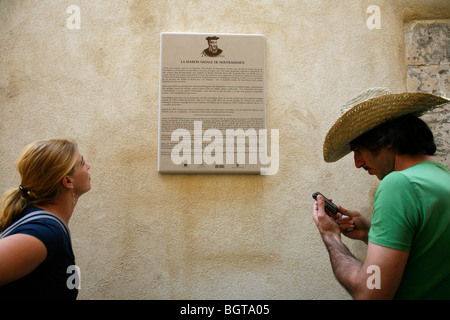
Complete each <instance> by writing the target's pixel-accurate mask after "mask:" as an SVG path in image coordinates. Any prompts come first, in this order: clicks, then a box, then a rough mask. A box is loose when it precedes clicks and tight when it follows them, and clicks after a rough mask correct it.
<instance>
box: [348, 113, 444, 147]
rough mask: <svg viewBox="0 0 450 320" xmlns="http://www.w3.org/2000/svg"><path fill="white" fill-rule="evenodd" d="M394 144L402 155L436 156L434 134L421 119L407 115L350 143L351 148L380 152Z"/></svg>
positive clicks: (380, 126)
mask: <svg viewBox="0 0 450 320" xmlns="http://www.w3.org/2000/svg"><path fill="white" fill-rule="evenodd" d="M390 143H392V147H393V148H394V150H395V151H396V152H397V153H398V154H400V155H405V154H406V155H419V154H426V155H430V156H432V155H434V154H435V153H436V145H435V143H434V138H433V133H432V132H431V130H430V128H428V126H427V124H426V123H425V122H424V121H423V120H422V119H420V118H418V117H416V116H414V115H411V114H407V115H404V116H401V117H399V118H396V119H393V120H390V121H388V122H385V123H383V124H381V125H379V126H377V127H375V128H374V129H372V130H370V131H368V132H366V133H364V134H362V135H360V136H359V137H358V138H356V139H354V140H353V141H352V142H350V148H351V149H352V150H353V149H355V148H367V149H369V150H371V151H372V152H375V153H377V152H379V151H380V150H381V148H383V147H385V146H387V145H389V144H390Z"/></svg>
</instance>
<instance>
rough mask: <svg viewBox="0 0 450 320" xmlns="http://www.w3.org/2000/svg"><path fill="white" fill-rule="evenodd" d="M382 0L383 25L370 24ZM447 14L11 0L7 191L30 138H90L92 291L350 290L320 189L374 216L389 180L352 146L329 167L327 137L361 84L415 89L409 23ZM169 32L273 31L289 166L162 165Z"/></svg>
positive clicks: (218, 295) (361, 249) (4, 131)
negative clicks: (324, 237) (324, 226)
mask: <svg viewBox="0 0 450 320" xmlns="http://www.w3.org/2000/svg"><path fill="white" fill-rule="evenodd" d="M372 4H375V5H378V6H379V7H380V9H381V29H375V30H369V29H368V28H367V26H366V20H367V19H368V17H369V16H370V15H369V14H368V13H366V9H367V7H368V6H369V5H372ZM70 5H77V6H79V8H80V10H81V25H80V26H81V28H80V29H74V30H71V29H68V28H67V25H66V22H67V19H68V18H69V16H70V14H68V13H67V12H66V9H67V7H69V6H70ZM449 17H450V4H449V2H448V0H442V1H441V0H439V1H438V0H434V1H423V0H414V1H413V0H410V1H406V0H402V1H394V0H391V1H388V0H384V1H382V0H377V1H369V0H358V1H355V0H345V1H337V0H336V1H331V0H329V1H327V0H317V1H309V0H308V1H307V0H286V1H270V0H260V1H241V0H229V1H222V2H217V1H210V0H198V1H188V0H174V1H165V0H154V1H125V0H123V1H122V0H112V1H111V0H104V1H98V0H96V1H90V0H89V1H87V0H85V1H81V0H70V1H65V0H63V1H61V0H58V1H56V0H55V1H37V0H36V1H32V0H29V1H13V0H4V1H1V2H0V21H1V22H2V23H1V27H0V68H1V69H0V110H1V120H0V133H1V135H0V155H1V158H0V159H1V161H0V176H1V177H2V179H0V191H1V192H3V191H5V190H6V189H8V188H10V187H13V186H17V185H18V184H19V183H20V181H19V178H18V175H17V173H16V170H15V167H14V161H15V160H16V158H17V157H18V156H19V153H20V151H21V150H22V148H23V147H24V146H25V145H26V144H28V143H29V142H31V141H33V140H36V139H43V138H52V137H70V138H74V139H76V140H77V141H78V143H79V145H80V148H81V151H82V153H83V154H84V156H85V157H86V159H87V161H88V162H89V163H90V164H91V166H92V167H91V175H92V186H93V187H92V190H91V191H90V192H89V193H87V194H86V195H84V196H83V197H82V198H81V199H80V201H79V204H78V206H77V208H76V212H75V215H74V216H73V218H72V220H71V222H70V227H71V231H72V240H73V245H74V250H75V254H76V259H77V260H76V261H77V265H78V266H79V267H80V269H81V290H80V294H79V298H80V299H348V298H349V295H348V294H347V293H346V292H345V290H344V289H342V288H341V286H340V285H339V284H338V283H337V281H336V280H335V279H334V276H333V275H332V272H331V267H330V264H329V259H328V254H327V252H326V250H325V248H324V246H323V244H322V241H321V239H320V237H319V234H318V232H317V230H316V227H315V225H314V222H313V220H312V218H311V209H312V204H313V201H312V198H311V194H312V192H314V191H318V190H319V191H321V192H323V193H324V194H327V195H329V196H330V197H332V198H334V199H335V201H336V202H338V203H341V204H342V205H343V206H344V207H348V208H354V209H359V210H360V211H361V212H363V213H364V214H365V215H367V216H368V217H370V215H371V205H372V198H373V195H374V193H375V190H376V187H377V185H378V181H377V180H376V178H374V177H370V176H367V174H366V173H365V172H362V171H361V172H360V171H359V170H356V169H355V168H354V166H353V163H352V158H351V156H348V157H346V158H344V159H343V160H342V161H340V162H338V163H334V164H326V163H324V162H323V160H322V142H323V139H324V136H325V134H326V132H327V131H328V129H329V127H330V126H331V125H332V123H333V122H334V121H335V120H336V119H337V117H338V116H339V114H340V109H339V105H340V104H342V103H344V102H345V101H347V100H348V99H349V98H350V97H352V96H353V95H355V94H357V93H359V92H360V91H362V90H364V89H366V88H369V87H373V86H387V87H390V88H392V89H393V90H395V91H402V90H406V82H405V77H406V76H405V74H406V65H405V61H404V60H405V59H404V36H403V30H404V23H405V21H409V20H412V19H445V18H447V19H448V18H449ZM163 31H174V32H202V33H249V34H256V33H257V34H263V35H265V36H266V80H267V88H266V89H267V125H268V128H269V129H270V128H274V129H279V131H280V170H279V172H278V174H276V175H273V176H231V175H223V176H220V175H209V176H207V175H190V176H185V175H160V174H158V173H157V171H156V168H157V134H158V132H157V130H158V86H159V84H158V77H159V34H160V32H163ZM346 243H348V246H349V247H350V249H351V250H352V251H353V252H355V254H356V255H357V256H359V257H361V258H363V257H364V255H365V246H364V245H362V244H359V243H354V242H351V241H346Z"/></svg>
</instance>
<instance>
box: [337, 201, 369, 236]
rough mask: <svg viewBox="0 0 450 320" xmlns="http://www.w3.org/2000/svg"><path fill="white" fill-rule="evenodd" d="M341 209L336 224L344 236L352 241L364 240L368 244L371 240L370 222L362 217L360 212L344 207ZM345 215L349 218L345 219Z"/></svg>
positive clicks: (340, 207)
mask: <svg viewBox="0 0 450 320" xmlns="http://www.w3.org/2000/svg"><path fill="white" fill-rule="evenodd" d="M338 207H339V213H338V215H339V216H338V217H337V219H336V222H337V223H338V224H339V226H340V227H341V231H342V233H343V234H344V236H346V237H348V238H350V239H356V240H362V241H364V242H365V243H366V244H367V241H368V238H369V230H370V225H371V224H370V221H369V220H368V219H367V218H366V217H364V216H363V215H361V214H360V213H359V212H358V211H355V210H347V209H345V208H343V207H342V206H338ZM343 215H345V216H347V217H345V218H343V217H342V216H343Z"/></svg>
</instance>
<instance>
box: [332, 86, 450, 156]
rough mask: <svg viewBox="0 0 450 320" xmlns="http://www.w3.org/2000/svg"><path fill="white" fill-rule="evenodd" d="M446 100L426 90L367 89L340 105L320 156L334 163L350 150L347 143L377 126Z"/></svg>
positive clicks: (418, 113) (419, 111)
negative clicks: (396, 91)
mask: <svg viewBox="0 0 450 320" xmlns="http://www.w3.org/2000/svg"><path fill="white" fill-rule="evenodd" d="M447 102H449V100H447V99H445V98H443V97H439V96H435V95H432V94H429V93H419V92H414V93H413V92H405V93H397V94H394V93H391V92H390V91H389V90H388V89H386V88H373V89H369V90H366V91H364V92H362V93H360V94H359V95H357V96H356V97H354V98H353V99H352V100H350V101H348V102H347V103H346V104H345V105H343V106H342V108H341V111H342V113H343V114H342V116H341V117H340V118H339V119H338V120H337V121H336V123H335V124H334V125H333V126H332V127H331V129H330V131H328V133H327V135H326V137H325V141H324V143H323V158H324V160H325V161H326V162H335V161H337V160H339V159H341V158H342V157H344V156H345V155H347V154H348V153H349V152H350V151H351V150H350V142H351V141H352V140H353V139H355V138H357V137H359V136H360V135H362V134H363V133H366V132H367V131H369V130H371V129H373V128H375V127H376V126H378V125H380V124H382V123H384V122H386V121H388V120H392V119H395V118H397V117H400V116H403V115H405V114H408V113H412V114H415V115H417V116H420V115H422V114H423V113H424V112H426V111H428V110H430V109H431V108H433V107H436V106H438V105H440V104H443V103H447Z"/></svg>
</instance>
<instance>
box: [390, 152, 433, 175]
mask: <svg viewBox="0 0 450 320" xmlns="http://www.w3.org/2000/svg"><path fill="white" fill-rule="evenodd" d="M424 161H432V158H431V157H430V156H428V155H396V158H395V168H394V170H395V171H402V170H405V169H408V168H410V167H412V166H413V165H416V164H418V163H420V162H424Z"/></svg>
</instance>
